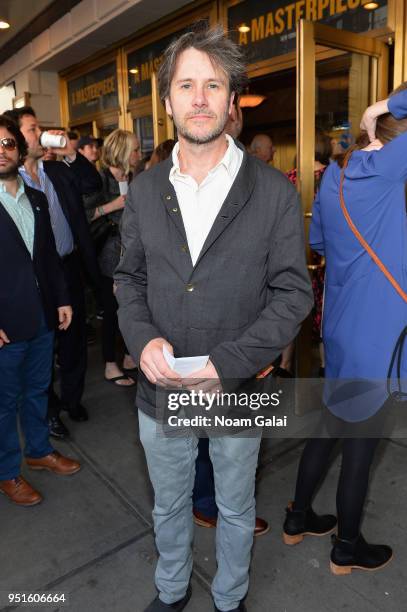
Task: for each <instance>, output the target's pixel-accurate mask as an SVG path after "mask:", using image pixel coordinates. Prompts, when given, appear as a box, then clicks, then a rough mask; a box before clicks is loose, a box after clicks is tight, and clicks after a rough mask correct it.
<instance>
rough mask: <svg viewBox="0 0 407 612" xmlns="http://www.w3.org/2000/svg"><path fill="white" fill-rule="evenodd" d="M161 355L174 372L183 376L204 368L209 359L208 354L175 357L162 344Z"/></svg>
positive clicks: (185, 376)
mask: <svg viewBox="0 0 407 612" xmlns="http://www.w3.org/2000/svg"><path fill="white" fill-rule="evenodd" d="M163 355H164V359H165V361H166V362H167V363H168V365H169V366H170V368H171V370H174V372H177V374H179V375H180V376H182V377H183V378H187V377H188V376H190V375H191V374H193V373H194V372H198V370H202V368H205V367H206V365H207V363H208V359H209V355H201V356H199V357H177V358H175V357H174V356H173V355H171V353H170V352H169V350H168V349H167V348H166V347H165V346H163Z"/></svg>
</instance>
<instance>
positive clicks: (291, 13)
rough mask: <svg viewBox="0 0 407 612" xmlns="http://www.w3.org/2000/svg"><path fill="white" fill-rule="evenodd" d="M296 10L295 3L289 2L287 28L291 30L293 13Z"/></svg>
mask: <svg viewBox="0 0 407 612" xmlns="http://www.w3.org/2000/svg"><path fill="white" fill-rule="evenodd" d="M294 11H295V4H289V5H288V6H286V7H285V12H286V13H287V30H291V29H292V27H293V13H294Z"/></svg>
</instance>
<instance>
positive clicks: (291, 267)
mask: <svg viewBox="0 0 407 612" xmlns="http://www.w3.org/2000/svg"><path fill="white" fill-rule="evenodd" d="M237 144H238V145H239V143H237ZM171 167H172V160H171V158H169V159H167V160H166V161H164V162H162V163H160V164H158V165H157V166H154V167H153V168H152V169H151V170H149V171H147V172H143V173H142V174H140V175H139V176H137V177H136V179H135V180H134V181H133V182H132V184H131V186H130V190H129V194H128V199H127V203H126V208H125V211H124V214H123V221H122V257H121V260H120V263H119V266H118V267H117V269H116V273H115V281H116V283H117V293H116V297H117V300H118V302H119V325H120V329H121V331H122V333H123V337H124V339H125V341H126V345H127V347H128V348H129V350H130V353H131V355H132V356H133V358H134V359H135V361H136V362H137V363H138V362H139V360H140V355H141V352H142V350H143V348H144V347H145V345H146V344H147V343H148V342H149V341H150V340H152V339H153V338H157V337H164V338H166V340H168V342H170V343H171V344H172V346H173V347H174V355H175V356H179V357H181V356H182V357H188V356H192V355H207V354H209V355H210V359H211V360H212V362H213V364H214V366H215V368H216V370H217V372H218V374H219V376H220V378H221V380H224V381H227V380H228V379H240V378H250V377H252V376H254V375H255V374H256V373H257V372H258V371H259V370H260V369H261V368H263V367H265V366H266V365H268V364H269V363H270V362H272V361H273V360H274V359H275V358H276V357H278V355H280V353H281V352H282V350H283V348H284V347H285V346H287V344H289V343H290V342H291V341H292V340H293V338H295V336H296V335H297V333H298V331H299V328H300V324H301V322H302V321H303V319H304V318H305V317H306V316H307V314H308V313H309V311H310V309H311V307H312V304H313V295H312V290H311V285H310V280H309V274H308V271H307V268H306V264H305V249H304V233H303V220H302V211H301V206H300V202H299V199H298V196H297V192H296V190H295V189H294V187H293V186H292V185H291V183H290V182H289V181H288V180H287V179H286V178H285V176H284V175H283V174H282V173H281V172H279V171H278V170H275V169H274V168H271V167H269V166H267V165H266V164H264V163H263V162H261V161H259V160H257V159H256V158H255V157H252V156H251V155H248V154H247V153H246V152H244V157H243V161H242V165H241V167H240V170H239V172H238V175H237V177H236V179H235V181H234V184H233V185H232V187H231V189H230V191H229V194H228V196H227V197H226V199H225V201H224V203H223V205H222V208H221V210H220V212H219V214H218V216H217V217H216V219H215V222H214V224H213V226H212V228H211V230H210V232H209V235H208V237H207V239H206V241H205V244H204V246H203V248H202V251H201V253H200V255H199V258H198V260H197V262H196V264H195V266H193V265H192V261H191V257H190V255H189V252H188V244H187V238H186V234H185V229H184V225H183V221H182V216H181V212H180V208H179V205H178V202H177V197H176V194H175V190H174V188H173V186H172V184H171V183H170V181H169V173H170V169H171ZM155 400H156V397H155V386H154V385H152V384H150V383H149V382H148V381H147V379H146V378H145V376H144V375H143V373H142V372H141V373H140V377H139V384H138V388H137V399H136V403H137V406H138V407H139V408H140V409H141V410H143V411H144V412H146V413H147V414H149V415H150V416H155V403H156V402H155Z"/></svg>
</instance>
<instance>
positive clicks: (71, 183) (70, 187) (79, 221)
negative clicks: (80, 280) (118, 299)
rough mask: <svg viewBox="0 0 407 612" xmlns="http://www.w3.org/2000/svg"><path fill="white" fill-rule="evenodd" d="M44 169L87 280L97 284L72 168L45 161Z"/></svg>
mask: <svg viewBox="0 0 407 612" xmlns="http://www.w3.org/2000/svg"><path fill="white" fill-rule="evenodd" d="M86 161H87V160H86ZM44 171H45V173H46V175H47V176H48V178H49V179H50V181H51V182H52V184H53V186H54V189H55V191H56V193H57V196H58V199H59V202H60V204H61V207H62V210H63V211H64V214H65V217H66V219H67V221H68V223H69V226H70V228H71V231H72V234H73V237H74V241H75V244H76V245H77V247H78V250H79V254H80V256H81V259H82V261H83V264H84V266H85V269H86V271H87V273H88V277H89V280H90V281H91V282H92V284H93V285H94V286H99V284H100V271H99V266H98V262H97V258H96V253H95V248H94V246H93V241H92V238H91V235H90V231H89V225H88V222H87V220H86V215H85V211H84V208H83V205H82V198H81V194H80V192H79V190H78V184H77V180H76V178H75V175H74V174H73V170H71V169H70V168H69V167H68V166H67V165H66V164H64V163H62V162H57V161H56V162H54V161H45V162H44Z"/></svg>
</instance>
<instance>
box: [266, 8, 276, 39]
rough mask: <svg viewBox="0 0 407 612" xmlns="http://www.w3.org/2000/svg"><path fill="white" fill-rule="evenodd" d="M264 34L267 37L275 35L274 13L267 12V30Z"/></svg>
mask: <svg viewBox="0 0 407 612" xmlns="http://www.w3.org/2000/svg"><path fill="white" fill-rule="evenodd" d="M264 36H265V37H266V38H267V37H268V36H274V19H273V13H267V20H266V31H265V33H264Z"/></svg>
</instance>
